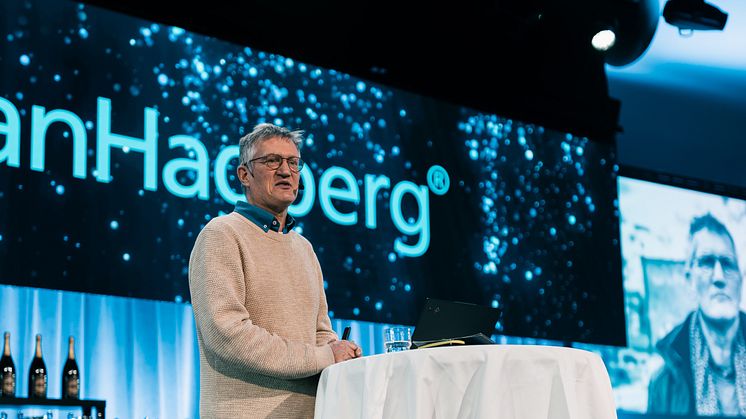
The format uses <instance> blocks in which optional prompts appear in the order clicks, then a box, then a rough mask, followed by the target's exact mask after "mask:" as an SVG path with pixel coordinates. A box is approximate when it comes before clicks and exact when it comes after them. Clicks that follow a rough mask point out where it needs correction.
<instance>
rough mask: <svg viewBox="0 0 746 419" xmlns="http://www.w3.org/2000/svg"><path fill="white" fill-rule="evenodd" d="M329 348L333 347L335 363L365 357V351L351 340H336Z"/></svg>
mask: <svg viewBox="0 0 746 419" xmlns="http://www.w3.org/2000/svg"><path fill="white" fill-rule="evenodd" d="M329 346H331V347H332V352H333V353H334V363H337V362H342V361H347V360H348V359H353V358H358V357H361V356H363V350H362V349H360V347H359V346H357V345H356V344H355V342H352V341H349V340H335V341H334V342H331V343H330V344H329Z"/></svg>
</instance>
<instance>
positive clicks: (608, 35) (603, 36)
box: [591, 29, 616, 51]
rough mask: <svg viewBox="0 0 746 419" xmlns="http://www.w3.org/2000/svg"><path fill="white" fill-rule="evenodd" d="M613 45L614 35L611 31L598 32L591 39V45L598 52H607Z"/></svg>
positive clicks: (614, 41)
mask: <svg viewBox="0 0 746 419" xmlns="http://www.w3.org/2000/svg"><path fill="white" fill-rule="evenodd" d="M615 43H616V34H615V33H614V31H613V30H612V29H603V30H600V31H598V32H596V34H595V35H593V38H591V45H593V48H595V49H596V50H598V51H608V50H609V48H611V47H613V46H614V44H615Z"/></svg>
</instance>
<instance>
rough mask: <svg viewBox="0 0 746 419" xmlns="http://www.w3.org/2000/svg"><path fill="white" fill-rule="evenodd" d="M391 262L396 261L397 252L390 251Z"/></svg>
mask: <svg viewBox="0 0 746 419" xmlns="http://www.w3.org/2000/svg"><path fill="white" fill-rule="evenodd" d="M389 262H391V263H394V262H396V254H395V253H394V252H391V253H389Z"/></svg>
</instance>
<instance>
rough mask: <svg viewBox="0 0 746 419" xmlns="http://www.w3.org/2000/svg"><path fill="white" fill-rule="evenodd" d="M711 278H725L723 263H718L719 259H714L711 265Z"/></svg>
mask: <svg viewBox="0 0 746 419" xmlns="http://www.w3.org/2000/svg"><path fill="white" fill-rule="evenodd" d="M712 278H713V279H720V280H722V279H725V274H724V273H723V265H721V264H720V260H719V259H716V260H715V265H714V266H713V267H712Z"/></svg>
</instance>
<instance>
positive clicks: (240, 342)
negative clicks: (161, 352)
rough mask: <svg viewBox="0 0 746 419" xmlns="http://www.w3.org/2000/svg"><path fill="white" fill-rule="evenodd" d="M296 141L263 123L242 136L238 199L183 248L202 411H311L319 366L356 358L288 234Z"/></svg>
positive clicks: (216, 414) (297, 166)
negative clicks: (335, 326) (337, 331)
mask: <svg viewBox="0 0 746 419" xmlns="http://www.w3.org/2000/svg"><path fill="white" fill-rule="evenodd" d="M301 142H302V132H300V131H289V130H287V129H285V128H282V127H278V126H276V125H272V124H259V125H257V126H256V127H255V128H254V130H253V131H252V132H251V133H250V134H248V135H246V136H244V137H243V138H241V141H240V142H239V156H240V157H239V158H240V162H239V166H238V169H237V174H238V179H239V180H240V182H241V185H242V187H243V189H244V195H245V198H246V201H238V203H236V207H235V210H234V212H232V213H230V214H227V215H224V216H220V217H216V218H213V219H212V220H211V221H210V222H209V223H208V224H207V225H206V226H205V228H204V229H203V230H202V231H201V232H200V234H199V236H198V237H197V240H196V243H195V245H194V249H193V250H192V254H191V257H190V260H189V288H190V291H191V297H192V306H193V309H194V318H195V323H196V326H197V338H198V342H199V350H200V351H199V352H200V416H201V417H209V418H236V417H252V418H263V417H273V418H274V417H277V418H307V417H313V411H314V401H315V394H316V386H317V382H318V374H319V372H321V370H323V369H324V368H326V367H327V366H329V365H331V364H333V363H335V362H341V361H345V360H348V359H352V358H356V357H359V356H361V355H362V352H361V350H360V348H359V347H358V346H357V345H355V344H354V343H353V342H349V341H340V340H338V338H337V335H336V334H335V333H334V332H333V331H332V328H331V321H330V319H329V315H328V313H327V303H326V296H325V294H324V281H323V277H322V273H321V267H320V266H319V262H318V259H317V258H316V253H315V252H314V250H313V247H312V246H311V244H310V243H309V242H308V240H306V239H305V238H303V237H302V236H300V235H299V234H297V233H296V232H294V231H292V230H293V227H294V226H295V223H296V222H295V219H293V217H292V216H291V215H290V214H288V207H289V206H290V205H291V204H292V203H293V201H294V200H295V198H296V196H297V195H298V189H299V181H300V171H301V169H303V160H301V158H300V150H299V146H300V144H301Z"/></svg>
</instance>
